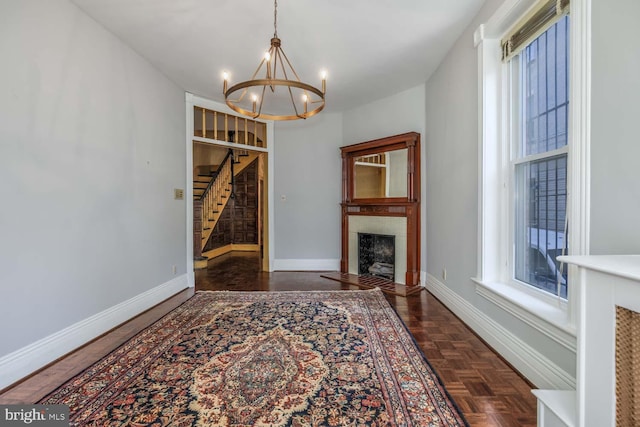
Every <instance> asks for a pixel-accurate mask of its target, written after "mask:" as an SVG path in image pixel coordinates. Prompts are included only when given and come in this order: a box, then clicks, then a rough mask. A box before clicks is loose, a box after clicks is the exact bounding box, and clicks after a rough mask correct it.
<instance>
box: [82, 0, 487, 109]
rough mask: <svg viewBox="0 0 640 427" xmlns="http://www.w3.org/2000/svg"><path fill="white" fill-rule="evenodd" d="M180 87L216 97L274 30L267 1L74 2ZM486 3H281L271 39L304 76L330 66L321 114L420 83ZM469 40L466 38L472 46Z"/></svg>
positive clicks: (253, 60) (250, 65) (245, 74)
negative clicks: (226, 79) (276, 39)
mask: <svg viewBox="0 0 640 427" xmlns="http://www.w3.org/2000/svg"><path fill="white" fill-rule="evenodd" d="M72 1H73V2H74V3H75V4H77V5H78V6H79V7H80V8H81V9H83V10H84V11H85V12H86V13H87V14H89V15H90V16H91V17H93V18H94V19H95V20H96V21H98V22H99V23H101V24H102V25H103V26H104V27H106V28H107V29H109V30H110V31H111V32H113V33H114V34H116V35H117V36H118V37H119V38H120V39H122V40H123V41H124V42H125V43H127V44H128V45H129V46H131V47H132V48H133V49H135V50H136V51H137V52H138V53H140V54H141V55H142V56H144V57H145V58H147V59H148V60H149V61H150V62H151V63H152V64H154V66H155V67H157V68H158V69H159V70H160V71H161V72H162V73H164V74H165V75H166V76H167V77H169V78H170V79H171V80H172V81H174V82H175V83H176V84H178V85H179V86H180V87H182V88H183V89H184V90H186V91H188V92H191V93H194V94H196V95H200V96H203V97H206V98H210V99H214V100H217V101H223V100H224V99H223V97H222V93H221V92H222V77H221V76H222V72H223V70H224V71H228V72H229V73H230V74H231V81H232V82H238V81H240V80H246V79H248V78H249V77H251V75H252V74H253V72H254V71H255V69H256V67H257V66H258V63H259V62H260V60H261V58H262V55H263V54H264V52H265V51H266V50H267V49H268V48H269V43H270V39H271V37H272V36H273V2H272V1H271V0H72ZM483 2H484V0H280V1H279V2H278V36H279V37H280V38H281V39H282V48H283V50H284V52H285V53H286V55H287V56H288V57H289V60H290V61H291V62H292V64H293V66H294V67H295V69H296V71H297V72H298V75H299V76H300V77H301V79H302V80H303V81H305V82H308V83H311V84H314V85H317V86H319V85H320V76H319V72H320V70H321V69H326V70H327V71H328V78H327V97H326V99H327V107H326V109H325V110H326V111H340V110H344V109H348V108H352V107H355V106H358V105H362V104H364V103H367V102H371V101H373V100H376V99H380V98H383V97H386V96H389V95H391V94H394V93H398V92H400V91H402V90H404V89H408V88H411V87H414V86H416V85H419V84H421V83H424V82H425V81H426V80H427V78H428V77H429V76H430V75H431V73H432V72H433V71H434V70H435V69H436V68H437V66H438V64H439V63H440V61H441V60H442V58H443V57H444V55H445V54H446V52H447V51H448V49H449V48H450V47H451V46H452V45H453V43H454V41H455V40H456V39H457V38H458V37H459V36H460V34H461V32H462V31H463V29H464V28H465V27H466V26H467V25H468V24H469V22H470V21H471V19H472V18H473V16H474V15H475V14H476V13H477V11H478V10H479V8H480V6H481V5H482V3H483ZM471 42H472V41H471V40H469V43H471Z"/></svg>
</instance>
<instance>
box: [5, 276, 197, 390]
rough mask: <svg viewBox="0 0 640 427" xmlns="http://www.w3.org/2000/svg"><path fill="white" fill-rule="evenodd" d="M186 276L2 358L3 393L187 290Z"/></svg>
mask: <svg viewBox="0 0 640 427" xmlns="http://www.w3.org/2000/svg"><path fill="white" fill-rule="evenodd" d="M188 286H189V284H188V278H187V275H186V274H184V275H182V276H179V277H176V278H174V279H172V280H170V281H168V282H166V283H163V284H161V285H159V286H156V287H155V288H153V289H150V290H148V291H146V292H143V293H141V294H139V295H136V296H135V297H133V298H130V299H128V300H126V301H123V302H121V303H120V304H117V305H114V306H113V307H110V308H108V309H106V310H104V311H101V312H100V313H97V314H95V315H93V316H91V317H88V318H86V319H84V320H81V321H80V322H77V323H75V324H73V325H71V326H68V327H66V328H64V329H62V330H60V331H58V332H55V333H53V334H51V335H49V336H47V337H45V338H42V339H40V340H38V341H36V342H34V343H32V344H29V345H27V346H25V347H22V348H21V349H18V350H16V351H14V352H13V353H9V354H7V355H6V356H3V357H1V358H0V389H3V388H5V387H8V386H10V385H11V384H13V383H14V382H16V381H18V380H20V379H21V378H24V377H26V376H27V375H29V374H31V373H33V372H35V371H37V370H38V369H40V368H42V367H43V366H46V365H47V364H48V363H51V362H53V361H54V360H56V359H58V358H60V357H62V356H64V355H65V354H67V353H69V352H71V351H73V350H75V349H77V348H78V347H80V346H82V345H84V344H86V343H87V342H89V341H91V340H92V339H94V338H96V337H98V336H100V335H102V334H103V333H105V332H107V331H109V330H111V329H113V328H114V327H116V326H118V325H120V324H121V323H123V322H126V321H127V320H129V319H131V318H132V317H135V316H137V315H138V314H140V313H142V312H143V311H145V310H148V309H149V308H151V307H153V306H154V305H156V304H158V303H160V302H162V301H164V300H165V299H167V298H169V297H170V296H172V295H174V294H176V293H178V292H180V291H181V290H183V289H185V288H187V287H188Z"/></svg>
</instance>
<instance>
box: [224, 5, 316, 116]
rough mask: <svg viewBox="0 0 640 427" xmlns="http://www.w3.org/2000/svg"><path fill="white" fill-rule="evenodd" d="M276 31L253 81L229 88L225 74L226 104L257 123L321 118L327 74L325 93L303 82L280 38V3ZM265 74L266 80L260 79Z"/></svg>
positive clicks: (276, 9) (274, 11) (276, 13)
mask: <svg viewBox="0 0 640 427" xmlns="http://www.w3.org/2000/svg"><path fill="white" fill-rule="evenodd" d="M273 30H274V31H273V38H272V39H271V47H270V48H269V50H268V51H267V52H266V53H265V54H264V58H262V61H260V64H259V65H258V68H257V69H256V71H255V72H254V73H253V75H252V76H251V79H249V80H246V81H243V82H240V83H236V84H234V85H233V86H231V87H229V75H228V74H227V73H226V72H225V73H224V75H223V77H224V83H223V89H222V93H223V94H224V100H225V102H226V103H227V105H228V106H229V107H230V108H231V109H233V110H234V111H237V112H238V113H240V114H244V115H245V116H251V117H253V118H254V119H256V118H258V119H266V120H297V119H306V118H308V117H311V116H314V115H316V114H318V113H319V112H320V111H322V109H323V108H324V94H325V92H326V85H327V75H326V72H322V89H318V88H316V87H314V86H311V85H310V84H307V83H304V82H302V81H301V80H300V77H298V73H296V70H295V69H294V68H293V65H291V62H290V61H289V58H287V55H285V53H284V51H283V50H282V47H281V41H280V38H278V1H277V0H274V2H273ZM261 70H262V73H263V75H264V78H256V77H257V76H258V75H259V74H260V71H261ZM232 96H236V97H237V98H235V99H233V98H232ZM263 107H264V110H263ZM265 110H268V112H267V111H265Z"/></svg>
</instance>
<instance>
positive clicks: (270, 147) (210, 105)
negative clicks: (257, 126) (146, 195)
mask: <svg viewBox="0 0 640 427" xmlns="http://www.w3.org/2000/svg"><path fill="white" fill-rule="evenodd" d="M195 106H197V107H203V108H207V109H209V110H214V111H218V112H221V113H228V114H231V115H234V116H235V115H238V114H237V113H236V112H235V111H233V110H232V109H231V108H229V107H227V105H226V104H222V103H219V102H216V101H212V100H210V99H206V98H202V97H199V96H197V95H194V94H192V93H189V92H185V109H186V120H187V123H186V125H187V126H186V144H185V145H186V154H187V155H186V157H187V158H186V167H187V170H186V189H185V190H186V191H185V194H186V196H185V200H186V201H187V203H186V215H187V221H186V223H187V230H186V232H187V236H186V245H187V248H186V249H187V260H186V261H187V281H188V283H189V286H190V287H194V286H195V273H194V260H193V141H198V142H204V143H208V144H212V145H217V146H222V147H231V148H238V147H240V148H242V149H243V150H244V149H246V150H251V151H257V152H260V153H266V156H267V162H266V171H265V175H266V181H265V186H266V193H267V199H266V201H267V203H266V212H265V209H264V208H263V212H262V214H265V213H266V216H267V221H265V222H264V229H263V236H262V239H263V241H264V240H266V241H267V243H268V244H267V247H266V251H265V253H264V260H265V262H263V264H262V268H263V269H265V267H266V266H268V269H267V271H269V272H271V271H273V259H274V253H275V236H274V235H273V230H275V219H274V206H275V203H274V200H275V199H274V191H273V188H274V164H275V163H274V143H273V142H274V126H273V121H270V120H258V121H260V122H262V123H265V124H266V125H267V148H260V147H251V146H245V145H243V144H235V143H231V142H224V141H215V140H211V139H207V138H202V137H197V136H194V128H193V122H194V115H193V107H195Z"/></svg>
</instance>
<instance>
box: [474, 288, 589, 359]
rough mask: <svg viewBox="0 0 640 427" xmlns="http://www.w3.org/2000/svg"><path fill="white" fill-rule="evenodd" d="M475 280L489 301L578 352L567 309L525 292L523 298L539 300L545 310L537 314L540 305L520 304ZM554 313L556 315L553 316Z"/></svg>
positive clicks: (479, 292)
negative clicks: (552, 320)
mask: <svg viewBox="0 0 640 427" xmlns="http://www.w3.org/2000/svg"><path fill="white" fill-rule="evenodd" d="M474 281H475V280H474ZM475 282H476V293H477V294H478V295H480V296H481V297H483V298H484V299H486V300H487V301H490V302H492V303H493V304H495V305H496V306H498V307H500V308H501V309H503V310H504V311H506V312H507V313H509V314H511V315H512V316H514V317H516V318H518V319H520V320H522V321H523V322H524V323H526V324H527V325H529V326H531V327H532V328H534V329H535V330H537V331H538V332H540V333H542V334H544V335H545V336H547V337H548V338H550V339H552V340H554V341H555V342H557V343H558V344H560V345H562V346H563V347H565V348H566V349H567V350H569V351H572V352H574V353H575V352H576V348H577V344H576V331H575V328H570V327H568V321H567V320H568V319H567V313H566V309H563V308H562V307H557V306H554V305H552V304H546V303H543V302H540V301H536V300H531V299H529V298H528V297H527V295H526V294H523V295H522V298H521V299H522V300H523V301H527V302H534V303H536V302H537V303H538V304H537V306H540V307H541V308H542V310H545V311H543V314H542V315H537V314H536V310H535V308H538V307H535V308H534V307H530V308H528V307H526V305H523V306H521V305H518V304H517V303H515V302H514V301H513V300H512V299H511V298H509V297H508V296H505V295H503V294H502V293H501V292H499V291H496V290H495V289H493V288H492V286H491V285H489V284H485V283H482V282H479V281H475ZM502 287H503V288H505V287H507V285H503V286H502ZM511 295H514V296H517V295H518V293H517V291H514V292H513V293H512V294H511ZM565 304H566V303H565ZM554 314H555V316H553V315H554ZM550 318H553V319H554V320H555V319H557V320H558V324H555V323H553V322H550V321H549V319H550Z"/></svg>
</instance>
